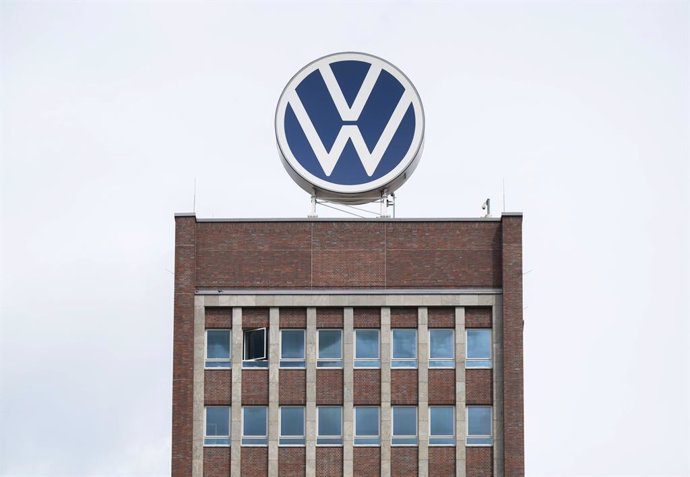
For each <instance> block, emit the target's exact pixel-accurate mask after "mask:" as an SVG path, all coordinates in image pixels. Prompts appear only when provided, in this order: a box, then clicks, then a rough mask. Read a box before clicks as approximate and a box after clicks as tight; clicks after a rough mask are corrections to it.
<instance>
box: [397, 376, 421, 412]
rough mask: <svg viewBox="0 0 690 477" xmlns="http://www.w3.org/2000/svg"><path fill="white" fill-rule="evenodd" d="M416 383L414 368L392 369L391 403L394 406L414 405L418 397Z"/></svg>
mask: <svg viewBox="0 0 690 477" xmlns="http://www.w3.org/2000/svg"><path fill="white" fill-rule="evenodd" d="M417 383H418V378H417V370H416V369H392V370H391V404H392V405H394V406H401V405H410V406H411V405H416V404H417V400H418V398H419V393H418V391H417V387H418V386H417Z"/></svg>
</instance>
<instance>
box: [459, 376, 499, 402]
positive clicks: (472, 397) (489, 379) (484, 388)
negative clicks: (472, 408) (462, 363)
mask: <svg viewBox="0 0 690 477" xmlns="http://www.w3.org/2000/svg"><path fill="white" fill-rule="evenodd" d="M493 391H494V388H493V370H491V369H466V370H465V394H466V401H467V404H493V397H494V392H493Z"/></svg>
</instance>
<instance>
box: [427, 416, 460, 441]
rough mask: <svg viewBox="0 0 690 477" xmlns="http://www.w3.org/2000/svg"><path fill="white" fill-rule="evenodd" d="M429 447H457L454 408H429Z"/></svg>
mask: <svg viewBox="0 0 690 477" xmlns="http://www.w3.org/2000/svg"><path fill="white" fill-rule="evenodd" d="M429 445H437V446H438V445H440V446H454V445H455V407H454V406H429Z"/></svg>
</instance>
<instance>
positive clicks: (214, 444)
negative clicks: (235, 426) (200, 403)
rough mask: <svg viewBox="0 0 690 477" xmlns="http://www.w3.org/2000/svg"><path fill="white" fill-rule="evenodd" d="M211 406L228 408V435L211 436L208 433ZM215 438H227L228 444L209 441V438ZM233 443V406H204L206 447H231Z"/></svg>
mask: <svg viewBox="0 0 690 477" xmlns="http://www.w3.org/2000/svg"><path fill="white" fill-rule="evenodd" d="M211 407H222V408H227V409H228V435H227V436H224V435H216V436H210V435H208V434H207V433H206V431H207V429H206V424H207V422H208V411H207V409H208V408H211ZM209 439H213V440H221V439H227V444H224V443H208V442H207V440H209ZM231 444H232V406H204V447H230V445H231Z"/></svg>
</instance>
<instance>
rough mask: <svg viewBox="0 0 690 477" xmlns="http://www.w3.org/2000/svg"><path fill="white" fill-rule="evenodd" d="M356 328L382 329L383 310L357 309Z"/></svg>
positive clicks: (355, 312) (354, 321) (354, 319)
mask: <svg viewBox="0 0 690 477" xmlns="http://www.w3.org/2000/svg"><path fill="white" fill-rule="evenodd" d="M352 321H353V327H354V328H381V308H355V309H354V318H353V320H352Z"/></svg>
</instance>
